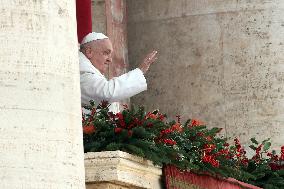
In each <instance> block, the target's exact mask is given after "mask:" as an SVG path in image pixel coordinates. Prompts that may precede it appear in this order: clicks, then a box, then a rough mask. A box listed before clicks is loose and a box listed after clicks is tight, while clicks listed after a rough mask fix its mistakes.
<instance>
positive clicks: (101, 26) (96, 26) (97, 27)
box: [92, 0, 107, 34]
mask: <svg viewBox="0 0 284 189" xmlns="http://www.w3.org/2000/svg"><path fill="white" fill-rule="evenodd" d="M105 10H106V9H105V0H92V25H93V26H92V27H93V31H95V32H102V33H105V34H106V30H107V27H106V24H107V23H106V20H107V19H106V11H105Z"/></svg>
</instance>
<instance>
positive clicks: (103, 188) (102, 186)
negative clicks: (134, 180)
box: [86, 182, 142, 189]
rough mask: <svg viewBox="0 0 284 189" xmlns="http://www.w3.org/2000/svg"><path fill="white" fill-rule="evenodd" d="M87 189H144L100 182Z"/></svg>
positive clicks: (89, 185) (88, 185) (90, 185)
mask: <svg viewBox="0 0 284 189" xmlns="http://www.w3.org/2000/svg"><path fill="white" fill-rule="evenodd" d="M86 189H142V188H138V187H135V186H123V185H120V184H113V183H110V182H99V183H93V184H87V186H86Z"/></svg>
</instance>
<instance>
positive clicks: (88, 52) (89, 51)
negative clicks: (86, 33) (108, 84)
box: [85, 47, 93, 59]
mask: <svg viewBox="0 0 284 189" xmlns="http://www.w3.org/2000/svg"><path fill="white" fill-rule="evenodd" d="M85 53H86V54H85V55H86V57H87V58H88V59H90V58H92V56H93V51H92V49H91V48H90V47H87V48H86V50H85Z"/></svg>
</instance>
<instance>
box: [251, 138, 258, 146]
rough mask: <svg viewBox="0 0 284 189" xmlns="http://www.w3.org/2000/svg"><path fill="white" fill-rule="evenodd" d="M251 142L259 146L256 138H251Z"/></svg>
mask: <svg viewBox="0 0 284 189" xmlns="http://www.w3.org/2000/svg"><path fill="white" fill-rule="evenodd" d="M250 140H251V142H252V143H254V144H258V142H257V140H255V137H253V138H251V139H250Z"/></svg>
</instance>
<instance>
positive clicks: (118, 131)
mask: <svg viewBox="0 0 284 189" xmlns="http://www.w3.org/2000/svg"><path fill="white" fill-rule="evenodd" d="M121 131H122V128H120V127H116V128H114V132H115V133H120V132H121Z"/></svg>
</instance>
